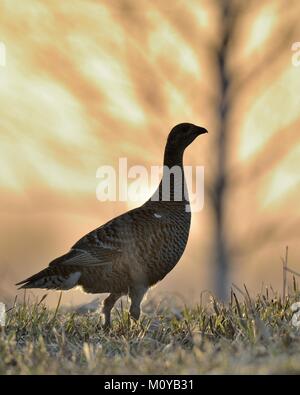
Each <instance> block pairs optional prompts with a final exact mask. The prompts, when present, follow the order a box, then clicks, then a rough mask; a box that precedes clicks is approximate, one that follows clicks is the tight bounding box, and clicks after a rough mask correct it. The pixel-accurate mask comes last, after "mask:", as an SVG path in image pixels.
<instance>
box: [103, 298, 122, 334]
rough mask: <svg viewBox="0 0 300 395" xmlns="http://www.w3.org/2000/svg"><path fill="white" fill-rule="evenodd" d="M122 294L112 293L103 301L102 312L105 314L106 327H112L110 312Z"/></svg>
mask: <svg viewBox="0 0 300 395" xmlns="http://www.w3.org/2000/svg"><path fill="white" fill-rule="evenodd" d="M121 296H122V294H119V293H111V294H110V295H108V297H107V298H106V299H104V302H103V309H102V313H103V314H104V328H109V327H110V313H111V309H112V308H113V307H114V304H115V303H116V301H117V300H118V299H119V298H120V297H121Z"/></svg>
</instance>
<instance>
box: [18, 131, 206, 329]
mask: <svg viewBox="0 0 300 395" xmlns="http://www.w3.org/2000/svg"><path fill="white" fill-rule="evenodd" d="M206 132H207V131H206V129H204V128H201V127H198V126H195V125H192V124H189V123H182V124H179V125H177V126H175V127H174V128H173V129H172V130H171V132H170V134H169V136H168V140H167V144H166V148H165V155H164V166H165V168H164V173H163V178H162V181H161V183H160V185H159V187H158V189H157V191H156V192H155V194H154V195H153V196H152V198H151V199H149V200H148V201H147V202H146V203H145V204H143V205H142V206H141V207H138V208H136V209H134V210H131V211H128V212H127V213H125V214H122V215H120V216H119V217H116V218H114V219H112V220H111V221H109V222H107V223H106V224H104V225H102V226H100V227H99V228H97V229H95V230H93V231H92V232H90V233H88V234H87V235H86V236H84V237H83V238H82V239H80V240H79V241H78V242H77V243H76V244H75V245H74V246H73V247H72V248H71V250H70V251H69V252H68V253H67V254H65V255H63V256H61V257H59V258H57V259H55V260H54V261H52V262H51V263H50V264H49V266H48V267H47V268H46V269H44V270H42V271H41V272H39V273H37V274H35V275H33V276H32V277H29V278H27V279H26V280H24V281H21V282H20V283H18V284H17V285H19V284H23V285H22V286H21V288H47V289H60V290H67V289H71V288H73V287H75V286H81V287H82V288H83V289H84V291H85V292H88V293H106V292H108V293H110V295H109V296H108V297H107V298H106V299H105V301H104V307H103V312H104V314H105V325H106V326H109V325H110V312H111V309H112V307H113V306H114V304H115V302H116V301H117V300H118V299H119V298H120V297H121V296H122V295H125V294H129V296H130V299H131V306H130V313H131V315H132V317H133V318H135V319H138V318H139V315H140V304H141V301H142V299H143V296H144V295H145V293H146V291H147V290H148V288H149V287H151V286H152V285H154V284H156V283H157V282H158V281H160V280H162V279H163V278H164V277H165V276H166V275H167V274H168V273H169V272H170V271H171V270H172V269H173V267H174V266H175V265H176V263H177V262H178V261H179V259H180V257H181V255H182V254H183V252H184V249H185V246H186V243H187V240H188V235H189V229H190V221H191V213H190V211H189V202H188V196H187V194H185V193H184V192H185V191H186V184H185V179H184V173H183V152H184V150H185V148H186V147H187V146H188V145H189V144H190V143H191V142H192V141H193V140H194V139H195V138H196V137H197V136H198V135H200V134H203V133H206ZM173 166H177V169H179V170H180V171H181V177H180V174H179V173H177V174H179V176H178V177H177V176H172V175H171V177H170V176H168V170H169V169H171V168H172V167H173ZM165 187H166V188H165ZM167 192H169V193H167ZM180 195H181V197H180ZM178 197H180V198H179V199H178Z"/></svg>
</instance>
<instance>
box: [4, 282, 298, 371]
mask: <svg viewBox="0 0 300 395" xmlns="http://www.w3.org/2000/svg"><path fill="white" fill-rule="evenodd" d="M297 301H300V293H299V291H298V289H297V286H296V284H294V287H293V290H292V291H290V294H289V296H287V297H286V298H285V299H284V300H282V298H281V297H279V296H278V295H277V294H276V293H275V292H273V291H272V290H270V289H266V290H264V292H263V293H261V294H259V295H257V296H256V297H255V298H252V297H250V296H249V295H248V294H247V290H246V288H245V289H243V290H242V289H241V290H239V291H238V290H235V292H232V294H231V300H230V302H229V303H228V304H224V305H223V304H221V303H219V302H217V301H216V300H215V299H214V298H213V297H211V301H210V302H209V303H207V304H206V305H197V306H194V307H193V308H187V307H181V308H179V307H176V306H174V305H172V304H171V303H169V306H168V303H163V304H160V305H159V304H157V302H156V301H155V302H154V301H151V300H150V301H147V302H146V305H145V306H144V313H143V315H142V317H141V320H140V321H139V322H133V321H131V320H130V319H129V317H128V314H127V305H126V300H125V304H124V303H123V305H121V306H119V307H118V308H117V309H116V311H115V313H114V315H113V326H112V329H111V330H110V331H109V332H105V331H104V330H103V329H102V327H101V322H102V318H101V316H100V315H99V312H97V311H96V312H90V313H85V314H79V313H78V312H70V311H68V312H66V311H64V309H63V307H60V306H58V307H57V309H56V310H50V309H48V308H47V307H46V306H45V305H44V301H41V302H36V303H32V302H30V300H28V298H27V297H24V300H23V301H22V302H20V303H18V302H16V303H15V304H14V306H13V307H12V308H11V309H10V311H8V312H7V319H6V326H5V327H4V328H2V330H1V329H0V374H228V373H237V374H253V373H254V374H276V373H285V374H295V373H298V374H299V373H300V328H297V327H296V326H294V325H293V324H292V323H291V319H292V316H293V312H292V310H291V305H292V304H293V303H294V302H297Z"/></svg>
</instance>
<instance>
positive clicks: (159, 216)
mask: <svg viewBox="0 0 300 395" xmlns="http://www.w3.org/2000/svg"><path fill="white" fill-rule="evenodd" d="M154 217H155V218H161V217H162V215H161V214H158V213H154Z"/></svg>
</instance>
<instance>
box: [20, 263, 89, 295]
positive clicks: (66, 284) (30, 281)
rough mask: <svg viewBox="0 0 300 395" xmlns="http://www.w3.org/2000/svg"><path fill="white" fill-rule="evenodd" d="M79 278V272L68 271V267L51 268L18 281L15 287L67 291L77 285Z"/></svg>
mask: <svg viewBox="0 0 300 395" xmlns="http://www.w3.org/2000/svg"><path fill="white" fill-rule="evenodd" d="M80 276H81V272H80V271H75V270H70V268H68V267H67V268H64V267H61V266H52V267H47V268H46V269H44V270H42V271H40V272H38V273H36V274H34V275H33V276H31V277H28V278H26V280H23V281H20V282H19V283H17V284H16V285H21V287H19V288H18V289H23V288H45V289H60V290H68V289H71V288H73V287H75V286H76V285H77V284H78V280H79V278H80Z"/></svg>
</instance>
